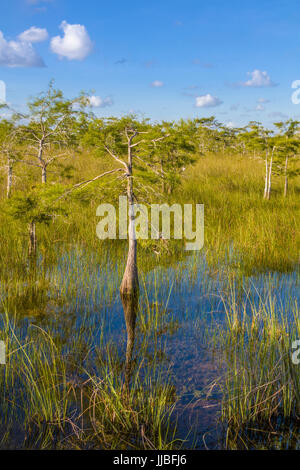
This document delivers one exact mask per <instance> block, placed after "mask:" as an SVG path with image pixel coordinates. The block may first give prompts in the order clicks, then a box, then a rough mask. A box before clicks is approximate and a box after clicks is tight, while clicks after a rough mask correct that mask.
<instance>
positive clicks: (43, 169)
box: [42, 166, 47, 184]
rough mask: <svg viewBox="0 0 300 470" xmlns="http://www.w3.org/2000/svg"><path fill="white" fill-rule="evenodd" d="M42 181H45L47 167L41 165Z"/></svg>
mask: <svg viewBox="0 0 300 470" xmlns="http://www.w3.org/2000/svg"><path fill="white" fill-rule="evenodd" d="M42 183H43V184H45V183H47V169H46V167H44V166H43V167H42Z"/></svg>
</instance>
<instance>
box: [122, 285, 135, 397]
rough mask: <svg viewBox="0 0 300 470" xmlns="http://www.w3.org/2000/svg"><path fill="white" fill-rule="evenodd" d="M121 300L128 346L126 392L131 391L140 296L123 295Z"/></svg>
mask: <svg viewBox="0 0 300 470" xmlns="http://www.w3.org/2000/svg"><path fill="white" fill-rule="evenodd" d="M121 300H122V305H123V310H124V316H125V322H126V331H127V344H126V360H125V390H126V392H128V391H129V386H130V380H131V375H132V369H133V367H132V356H133V348H134V340H135V324H136V313H137V308H138V295H134V294H133V295H123V294H121Z"/></svg>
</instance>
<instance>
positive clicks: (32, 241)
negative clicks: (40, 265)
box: [29, 222, 36, 256]
mask: <svg viewBox="0 0 300 470" xmlns="http://www.w3.org/2000/svg"><path fill="white" fill-rule="evenodd" d="M35 254H36V225H35V222H30V224H29V256H35Z"/></svg>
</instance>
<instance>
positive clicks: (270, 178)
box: [267, 149, 274, 199]
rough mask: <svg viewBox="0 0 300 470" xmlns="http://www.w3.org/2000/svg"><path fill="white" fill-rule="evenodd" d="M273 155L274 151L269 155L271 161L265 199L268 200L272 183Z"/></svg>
mask: <svg viewBox="0 0 300 470" xmlns="http://www.w3.org/2000/svg"><path fill="white" fill-rule="evenodd" d="M273 153H274V149H273V151H272V154H271V160H270V165H269V178H268V192H267V199H270V196H271V183H272V166H273Z"/></svg>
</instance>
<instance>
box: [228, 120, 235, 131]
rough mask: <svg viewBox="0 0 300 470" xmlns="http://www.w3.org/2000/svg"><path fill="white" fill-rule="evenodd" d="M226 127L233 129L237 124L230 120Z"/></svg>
mask: <svg viewBox="0 0 300 470" xmlns="http://www.w3.org/2000/svg"><path fill="white" fill-rule="evenodd" d="M226 127H228V129H233V128H234V127H236V125H235V123H234V122H233V121H228V122H227V124H226Z"/></svg>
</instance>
